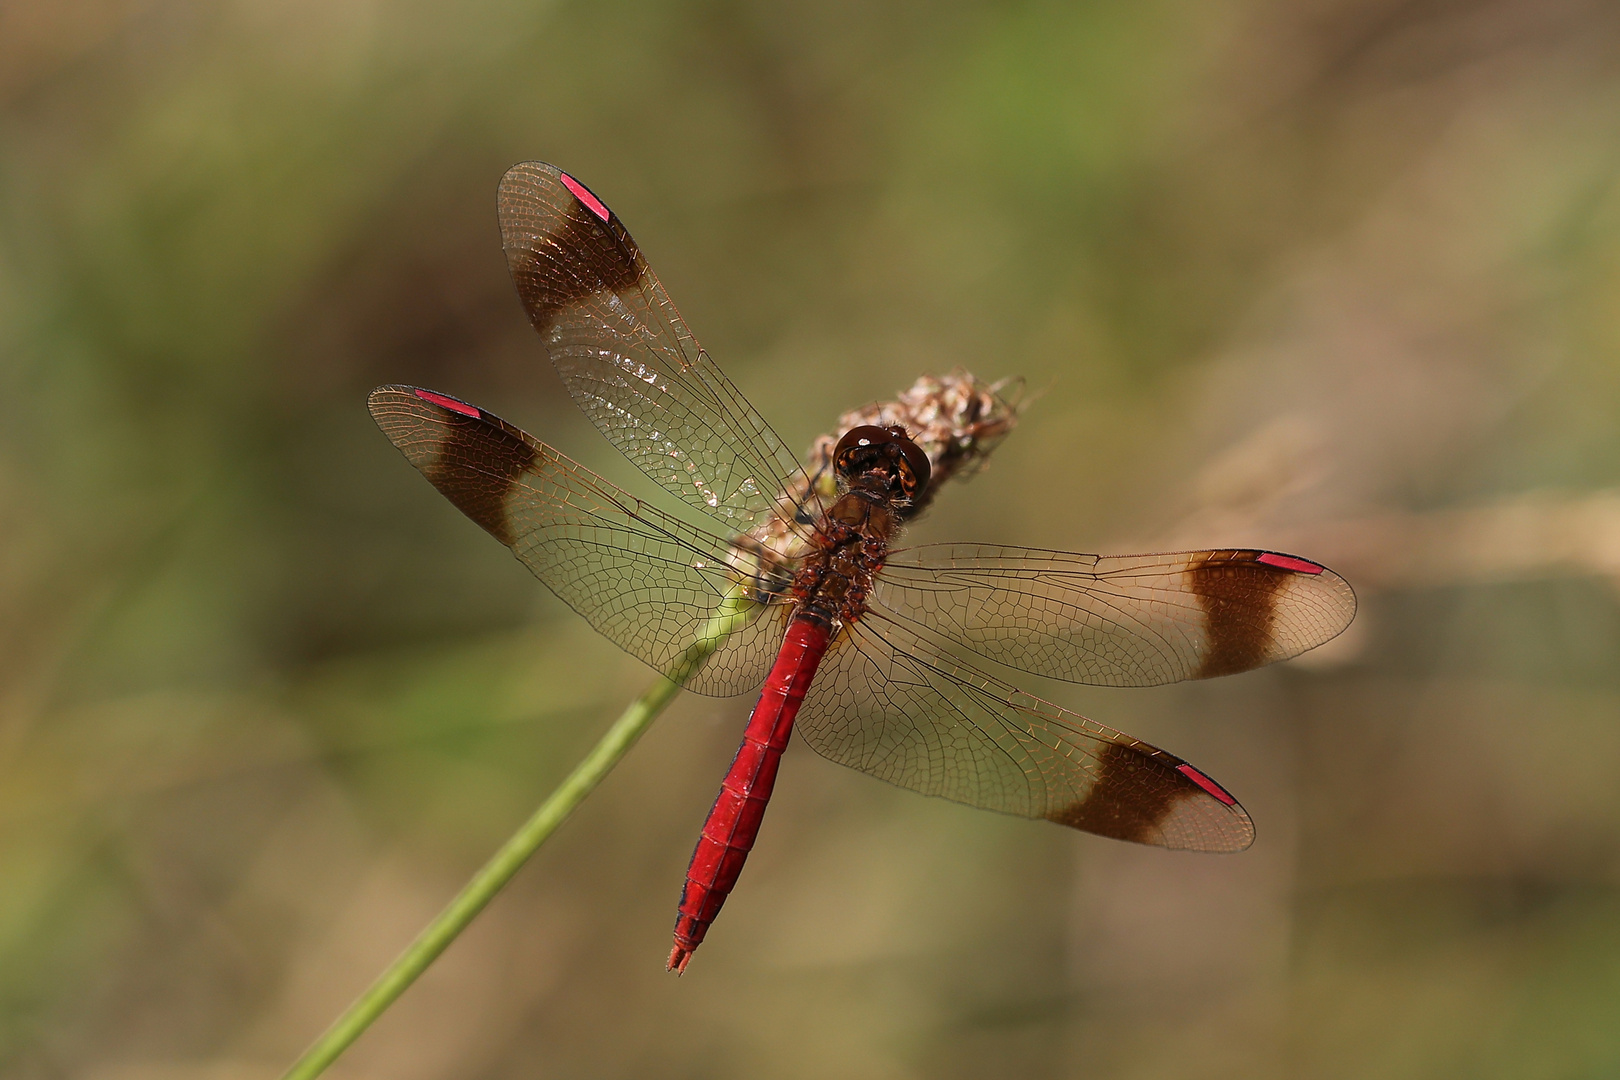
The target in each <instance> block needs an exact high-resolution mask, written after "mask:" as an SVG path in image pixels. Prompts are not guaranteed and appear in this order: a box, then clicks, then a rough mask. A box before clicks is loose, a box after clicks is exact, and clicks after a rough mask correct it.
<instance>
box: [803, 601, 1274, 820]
mask: <svg viewBox="0 0 1620 1080" xmlns="http://www.w3.org/2000/svg"><path fill="white" fill-rule="evenodd" d="M798 730H799V733H800V735H802V736H803V738H804V740H805V741H806V742H807V743H809V744H810V746H811V747H812V748H814V749H815V750H816V752H817V753H819V754H821V755H822V756H823V757H827V758H830V759H831V760H833V761H836V762H838V763H839V764H841V765H848V766H850V767H851V768H854V769H859V770H860V771H861V772H864V773H870V774H871V775H873V776H876V777H878V778H879V779H881V780H887V781H888V782H889V783H891V784H897V785H899V786H900V787H904V788H910V789H911V790H913V791H920V792H922V793H923V794H925V795H936V796H939V797H940V798H945V799H950V800H952V801H953V802H959V803H966V804H967V805H969V806H977V807H982V808H984V809H986V810H998V811H1000V812H1002V813H1006V814H1016V815H1019V816H1021V817H1029V818H1045V819H1047V820H1048V821H1055V822H1057V823H1058V824H1060V825H1068V826H1071V827H1073V828H1077V829H1083V830H1085V831H1086V832H1092V833H1097V834H1098V835H1101V836H1109V837H1113V838H1115V839H1118V840H1130V841H1134V842H1136V843H1142V844H1155V845H1158V846H1160V847H1167V848H1177V849H1183V850H1191V851H1211V852H1228V851H1241V850H1242V849H1244V848H1246V847H1248V846H1249V845H1250V844H1251V843H1252V842H1253V840H1254V824H1253V822H1251V821H1250V820H1249V815H1248V814H1247V813H1246V812H1245V811H1244V809H1243V807H1241V806H1239V805H1238V804H1237V802H1236V800H1234V799H1233V798H1232V796H1231V795H1229V794H1227V793H1226V791H1225V790H1224V789H1222V788H1221V787H1220V786H1219V785H1218V784H1216V783H1215V782H1214V781H1213V780H1211V779H1209V778H1208V777H1207V776H1205V775H1204V774H1203V773H1201V772H1199V771H1198V770H1197V769H1195V768H1193V767H1192V766H1191V765H1189V764H1187V763H1186V762H1185V761H1183V760H1182V759H1181V758H1178V757H1176V756H1175V755H1173V754H1169V753H1166V752H1165V751H1163V750H1160V749H1158V748H1156V747H1153V746H1149V745H1148V744H1147V743H1144V742H1140V741H1138V740H1136V739H1133V738H1131V737H1130V736H1128V735H1123V734H1121V733H1119V732H1117V731H1113V730H1111V729H1109V728H1106V727H1103V726H1102V725H1101V724H1096V723H1093V722H1092V721H1090V720H1087V719H1086V718H1085V717H1083V716H1077V715H1075V714H1074V713H1071V712H1067V711H1065V710H1063V709H1060V708H1058V707H1057V706H1056V705H1052V704H1050V703H1048V702H1045V701H1042V700H1040V699H1039V698H1036V697H1032V696H1030V695H1029V694H1025V693H1023V692H1022V691H1020V690H1018V689H1016V688H1014V687H1012V686H1010V685H1008V684H1006V683H1004V682H1002V681H1001V680H999V679H996V678H995V677H993V676H991V675H987V674H985V673H983V672H981V671H977V670H974V669H973V668H971V667H968V666H966V665H965V664H962V663H961V662H959V661H957V660H954V659H952V658H951V657H949V656H948V655H946V654H944V653H943V652H940V651H938V650H936V649H935V648H934V647H933V646H932V645H931V644H929V643H928V642H927V641H925V640H923V639H922V638H920V637H918V636H917V635H916V634H914V633H912V632H911V631H910V630H909V629H908V628H906V627H905V626H902V625H900V624H897V623H893V622H890V621H888V620H886V619H884V618H882V617H881V616H878V617H874V615H873V613H872V612H868V613H867V615H866V616H865V617H864V618H862V619H861V620H860V621H858V622H855V623H852V624H849V625H847V626H845V628H844V630H843V632H842V633H840V634H839V636H838V638H837V640H836V641H835V642H834V643H833V647H832V648H831V649H830V650H829V652H828V654H827V656H826V658H825V659H824V660H823V661H822V665H821V670H820V671H819V672H818V673H817V676H816V679H815V681H814V682H813V683H812V684H811V687H810V692H809V694H808V695H807V696H806V697H805V700H804V706H803V709H802V710H801V711H800V713H799V718H798Z"/></svg>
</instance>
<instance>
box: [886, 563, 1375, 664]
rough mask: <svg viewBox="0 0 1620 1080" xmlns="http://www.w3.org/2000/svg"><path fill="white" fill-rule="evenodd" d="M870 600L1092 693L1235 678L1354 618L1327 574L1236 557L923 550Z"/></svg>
mask: <svg viewBox="0 0 1620 1080" xmlns="http://www.w3.org/2000/svg"><path fill="white" fill-rule="evenodd" d="M876 602H877V604H878V605H880V606H881V607H883V608H886V609H888V611H889V612H890V613H892V614H893V615H894V616H895V617H896V618H898V619H900V620H903V621H906V622H909V623H912V624H914V625H915V626H916V627H918V628H920V629H921V630H922V631H923V632H925V633H928V634H932V635H937V636H939V637H942V638H944V639H946V640H949V641H953V642H960V643H961V644H962V645H965V646H967V647H968V648H970V649H972V650H973V651H974V652H976V653H978V654H979V655H980V656H983V657H986V658H988V659H990V660H993V661H995V662H996V663H999V664H1005V665H1006V666H1008V667H1011V668H1015V669H1017V670H1019V671H1027V672H1030V673H1032V674H1035V675H1045V676H1049V677H1051V678H1055V679H1066V680H1068V681H1070V682H1080V683H1092V684H1094V685H1099V686H1155V685H1158V684H1160V683H1170V682H1178V681H1180V680H1182V679H1207V678H1210V677H1212V676H1215V675H1230V674H1232V673H1234V672H1239V671H1248V670H1249V669H1251V668H1256V667H1259V666H1261V665H1262V664H1269V663H1272V662H1274V661H1277V660H1286V659H1287V658H1289V657H1291V656H1297V655H1299V654H1300V653H1302V652H1304V651H1305V650H1307V649H1313V648H1315V647H1316V646H1318V645H1320V644H1322V643H1323V642H1325V641H1327V640H1328V639H1330V638H1332V637H1334V636H1335V635H1336V634H1338V633H1339V632H1340V631H1342V630H1343V629H1344V628H1345V627H1346V626H1348V625H1349V624H1350V620H1351V619H1352V618H1353V617H1354V616H1355V613H1356V597H1355V593H1353V592H1352V591H1351V589H1350V586H1349V584H1348V583H1346V582H1345V580H1344V579H1343V578H1341V577H1340V576H1339V575H1337V574H1335V573H1334V572H1333V571H1331V570H1329V569H1327V568H1326V567H1323V566H1321V565H1319V564H1317V563H1314V562H1311V561H1309V560H1307V559H1301V558H1298V557H1297V556H1293V555H1282V554H1278V553H1276V552H1270V551H1256V550H1247V549H1225V550H1215V551H1182V552H1175V553H1172V554H1164V555H1121V556H1106V557H1105V556H1098V555H1076V554H1070V553H1068V552H1061V551H1041V550H1037V549H1033V548H1015V547H996V546H989V545H978V544H932V545H926V546H923V547H916V548H911V549H908V550H905V551H897V552H894V553H892V554H891V555H890V557H889V559H888V561H887V562H886V563H885V564H884V568H883V572H882V574H881V575H880V576H879V578H878V587H877V592H876Z"/></svg>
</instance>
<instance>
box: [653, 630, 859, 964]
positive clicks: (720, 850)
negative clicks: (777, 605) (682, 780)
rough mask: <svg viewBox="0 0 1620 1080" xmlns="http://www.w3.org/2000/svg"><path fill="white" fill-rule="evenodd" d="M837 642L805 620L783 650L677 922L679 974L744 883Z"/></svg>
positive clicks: (725, 786)
mask: <svg viewBox="0 0 1620 1080" xmlns="http://www.w3.org/2000/svg"><path fill="white" fill-rule="evenodd" d="M829 640H830V634H829V632H828V628H827V627H826V626H825V625H823V624H822V623H821V622H820V621H819V620H817V619H813V618H806V617H804V616H799V617H797V618H795V619H794V620H793V621H792V622H790V623H789V624H788V630H787V636H786V637H785V638H784V639H783V641H782V650H781V652H779V653H777V655H776V663H775V665H774V666H773V667H772V668H771V673H770V676H769V677H768V678H767V679H766V680H765V687H764V689H763V690H761V691H760V694H759V702H758V704H756V705H755V706H754V712H753V715H751V716H750V717H749V718H748V727H747V729H746V730H745V731H744V732H743V740H742V745H741V746H739V747H738V748H737V756H736V757H735V758H734V759H732V762H731V769H730V770H729V771H728V772H727V773H726V778H725V780H724V781H722V782H721V784H720V794H719V796H717V797H716V798H715V800H714V808H713V809H711V810H710V811H709V817H708V820H707V821H705V822H704V824H703V833H702V835H701V836H699V837H698V842H697V848H696V850H694V851H693V852H692V863H691V865H690V866H689V867H687V870H686V887H685V888H684V889H683V890H682V891H681V907H680V913H679V914H678V915H676V917H675V947H674V948H673V949H671V950H670V954H669V965H668V966H669V968H670V969H671V970H673V971H676V972H681V971H685V970H686V964H687V961H689V960H690V959H691V958H692V953H693V952H695V951H696V950H697V947H698V945H699V944H700V943H701V942H702V941H703V935H704V934H706V933H707V932H708V930H709V924H710V923H712V922H713V921H714V918H715V916H716V915H718V914H720V907H721V905H723V904H724V903H725V902H726V896H727V895H728V894H729V893H730V892H731V889H732V886H734V885H736V884H737V877H738V875H740V874H741V873H742V868H743V863H744V862H746V861H747V859H748V852H749V851H750V850H752V849H753V846H754V837H755V836H756V835H758V833H759V823H760V821H761V820H763V819H764V817H765V804H766V803H768V802H770V798H771V788H772V787H773V786H774V785H775V784H776V769H777V766H778V765H779V764H780V763H781V760H782V751H783V750H786V749H787V744H788V736H789V735H791V734H792V732H793V718H794V717H795V716H797V715H798V714H799V705H800V704H801V703H802V702H803V701H804V695H805V692H806V691H807V690H809V689H810V680H811V679H813V678H815V674H816V668H817V666H818V665H820V663H821V658H822V656H823V655H824V654H825V653H826V651H827V642H828V641H829Z"/></svg>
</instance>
